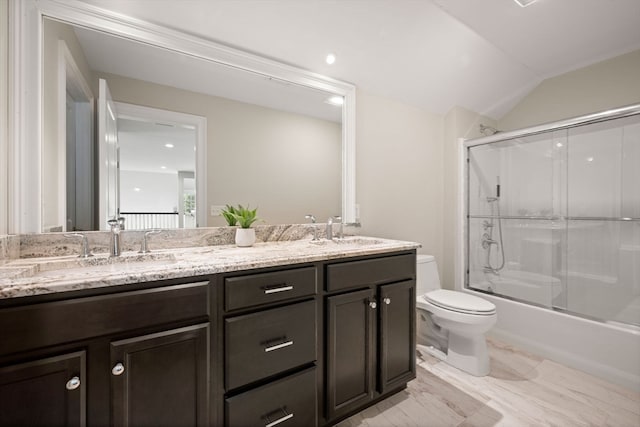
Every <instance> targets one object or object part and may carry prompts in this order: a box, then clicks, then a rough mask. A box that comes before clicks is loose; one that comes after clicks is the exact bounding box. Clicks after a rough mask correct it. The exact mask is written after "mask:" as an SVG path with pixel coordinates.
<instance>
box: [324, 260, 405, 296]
mask: <svg viewBox="0 0 640 427" xmlns="http://www.w3.org/2000/svg"><path fill="white" fill-rule="evenodd" d="M415 274H416V256H415V255H414V254H407V255H393V256H388V257H381V258H373V259H365V260H361V261H348V262H342V263H337V264H329V265H327V290H328V291H337V290H340V289H347V288H355V287H358V286H368V285H376V284H380V283H389V282H397V281H400V280H406V279H412V278H414V277H415Z"/></svg>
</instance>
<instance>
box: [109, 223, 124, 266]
mask: <svg viewBox="0 0 640 427" xmlns="http://www.w3.org/2000/svg"><path fill="white" fill-rule="evenodd" d="M107 224H109V227H111V242H110V244H109V256H112V257H116V256H120V232H121V231H122V230H124V218H118V219H115V218H114V219H110V220H109V221H107Z"/></svg>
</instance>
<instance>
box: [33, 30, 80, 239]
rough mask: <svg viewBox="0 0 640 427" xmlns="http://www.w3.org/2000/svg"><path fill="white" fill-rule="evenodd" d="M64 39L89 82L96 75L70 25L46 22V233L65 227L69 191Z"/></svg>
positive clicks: (43, 222) (44, 170)
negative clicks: (62, 126) (62, 135)
mask: <svg viewBox="0 0 640 427" xmlns="http://www.w3.org/2000/svg"><path fill="white" fill-rule="evenodd" d="M59 40H63V41H64V42H65V44H66V45H67V47H68V48H69V51H70V52H71V55H72V56H73V60H74V61H75V63H76V65H77V66H78V68H79V69H80V71H81V73H82V75H83V77H84V79H85V80H86V81H87V83H90V82H91V81H92V73H91V70H90V69H89V65H88V64H87V61H86V58H85V56H84V53H83V51H82V48H81V47H80V44H79V42H78V39H77V38H76V35H75V33H74V32H73V29H72V27H70V26H69V25H65V24H61V23H59V22H57V21H52V20H49V19H45V20H44V25H43V47H42V51H43V54H42V61H43V73H42V102H43V104H42V111H44V114H43V122H42V224H43V229H44V230H49V229H50V228H51V227H56V226H62V225H64V223H60V221H61V220H62V221H64V219H61V218H59V217H58V212H59V210H60V204H61V203H66V189H65V188H60V187H61V186H60V185H59V181H58V177H59V176H60V174H64V173H65V171H64V170H63V168H62V166H63V165H64V161H63V160H61V158H64V155H65V152H66V146H65V141H59V119H60V118H59V116H58V113H59V106H60V105H62V103H64V102H65V100H60V99H59V95H58V78H59V74H58V73H59V71H60V70H59V68H58V66H59V65H58V62H59V60H58V58H59V47H58V41H59Z"/></svg>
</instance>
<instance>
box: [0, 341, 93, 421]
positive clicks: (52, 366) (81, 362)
mask: <svg viewBox="0 0 640 427" xmlns="http://www.w3.org/2000/svg"><path fill="white" fill-rule="evenodd" d="M85 374H86V355H85V352H84V351H78V352H74V353H69V354H63V355H60V356H54V357H45V358H42V359H36V360H33V361H30V362H25V363H16V364H13V365H9V366H5V367H2V368H0V426H20V425H29V426H82V425H84V424H85V411H86V384H85V383H84V381H82V380H81V378H85Z"/></svg>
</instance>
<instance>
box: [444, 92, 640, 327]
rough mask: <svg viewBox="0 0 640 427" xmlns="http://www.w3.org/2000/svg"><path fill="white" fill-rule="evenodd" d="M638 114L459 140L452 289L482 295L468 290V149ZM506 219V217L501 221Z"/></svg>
mask: <svg viewBox="0 0 640 427" xmlns="http://www.w3.org/2000/svg"><path fill="white" fill-rule="evenodd" d="M638 114H640V104H633V105H628V106H624V107H619V108H614V109H610V110H606V111H601V112H598V113H592V114H587V115H583V116H577V117H572V118H569V119H564V120H559V121H555V122H549V123H543V124H540V125H535V126H531V127H527V128H522V129H516V130H513V131H507V132H498V133H495V134H493V135H490V136H484V137H480V138H473V139H463V138H461V139H460V145H459V147H460V152H459V154H458V155H459V164H460V169H459V170H460V174H461V175H459V176H460V177H461V179H460V183H459V199H458V217H459V218H458V224H459V226H460V230H462V233H461V234H460V235H459V236H458V239H457V241H458V247H459V250H458V252H457V257H458V263H457V266H458V267H457V268H456V270H457V274H456V276H457V278H456V287H457V288H458V289H459V290H463V291H465V292H479V293H483V292H482V291H481V290H477V289H473V288H469V287H468V285H469V275H470V267H469V261H470V260H469V250H470V236H469V234H470V233H469V219H470V215H469V206H470V200H469V179H470V175H469V162H470V160H469V150H470V149H471V148H472V147H477V146H480V145H487V144H492V143H496V142H501V141H507V140H510V139H515V138H522V137H528V136H533V135H539V134H543V133H549V132H553V131H557V130H565V129H570V128H575V127H579V126H585V125H589V124H593V123H600V122H605V121H609V120H614V119H621V118H625V117H631V116H635V115H638ZM507 217H508V218H510V219H524V218H520V217H511V216H507ZM503 218H506V217H503ZM530 218H531V217H527V219H530ZM540 219H549V220H571V219H586V218H582V217H569V216H566V217H565V216H558V215H552V216H549V217H540ZM588 219H594V220H620V221H640V218H627V217H621V218H615V219H612V218H599V217H598V218H596V217H594V218H591V217H589V218H588ZM460 269H463V270H462V271H460ZM495 296H497V297H498V296H499V297H500V298H504V299H507V300H514V301H520V302H524V303H526V304H529V305H534V306H539V305H538V304H536V303H532V302H528V301H522V300H517V299H515V298H511V297H508V296H504V295H500V294H495ZM540 307H543V308H546V309H549V310H557V311H564V310H561V309H558V308H554V307H548V306H540ZM571 314H573V315H577V316H581V317H587V316H584V315H580V314H578V313H573V312H572V313H571Z"/></svg>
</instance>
